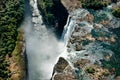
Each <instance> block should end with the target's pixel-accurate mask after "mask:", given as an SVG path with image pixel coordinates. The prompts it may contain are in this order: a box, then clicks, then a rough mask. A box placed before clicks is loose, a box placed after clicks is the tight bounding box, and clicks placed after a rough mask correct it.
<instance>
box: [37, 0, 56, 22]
mask: <svg viewBox="0 0 120 80" xmlns="http://www.w3.org/2000/svg"><path fill="white" fill-rule="evenodd" d="M53 5H54V4H53V0H38V7H39V9H40V10H41V12H42V14H43V16H44V18H43V19H44V20H45V22H47V24H54V19H55V17H54V15H53V13H52V9H53Z"/></svg>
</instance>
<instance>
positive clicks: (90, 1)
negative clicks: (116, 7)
mask: <svg viewBox="0 0 120 80" xmlns="http://www.w3.org/2000/svg"><path fill="white" fill-rule="evenodd" d="M81 3H82V6H83V7H84V8H89V9H95V10H97V9H102V8H103V7H106V6H107V5H108V4H109V1H108V2H105V1H103V0H87V1H85V0H82V1H81Z"/></svg>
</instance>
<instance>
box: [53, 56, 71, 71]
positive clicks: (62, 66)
mask: <svg viewBox="0 0 120 80" xmlns="http://www.w3.org/2000/svg"><path fill="white" fill-rule="evenodd" d="M68 65H69V64H68V62H67V61H66V60H65V59H64V58H62V57H60V58H59V60H58V62H57V63H56V65H55V67H54V72H58V73H61V72H63V70H64V69H65V68H66V67H67V66H68Z"/></svg>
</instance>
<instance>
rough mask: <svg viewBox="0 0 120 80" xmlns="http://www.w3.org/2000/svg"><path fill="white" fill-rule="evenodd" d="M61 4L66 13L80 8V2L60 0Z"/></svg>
mask: <svg viewBox="0 0 120 80" xmlns="http://www.w3.org/2000/svg"><path fill="white" fill-rule="evenodd" d="M61 3H62V4H63V5H64V6H65V8H66V9H67V10H68V12H71V11H73V10H75V9H77V8H81V7H82V5H81V2H80V0H61Z"/></svg>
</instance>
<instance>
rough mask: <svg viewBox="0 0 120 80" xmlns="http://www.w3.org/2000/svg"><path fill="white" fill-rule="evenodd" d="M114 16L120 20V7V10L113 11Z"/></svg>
mask: <svg viewBox="0 0 120 80" xmlns="http://www.w3.org/2000/svg"><path fill="white" fill-rule="evenodd" d="M112 13H113V15H114V16H115V17H119V18H120V7H119V8H117V9H115V10H113V12H112Z"/></svg>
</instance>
